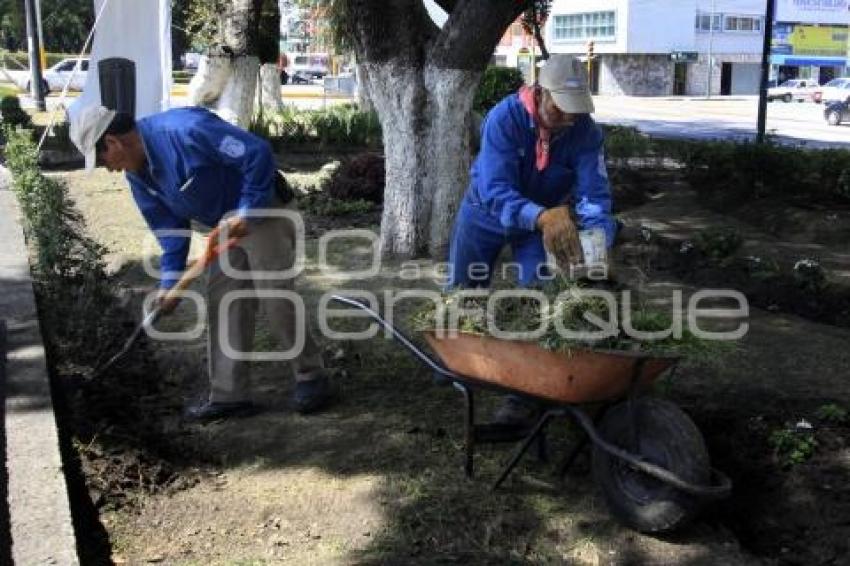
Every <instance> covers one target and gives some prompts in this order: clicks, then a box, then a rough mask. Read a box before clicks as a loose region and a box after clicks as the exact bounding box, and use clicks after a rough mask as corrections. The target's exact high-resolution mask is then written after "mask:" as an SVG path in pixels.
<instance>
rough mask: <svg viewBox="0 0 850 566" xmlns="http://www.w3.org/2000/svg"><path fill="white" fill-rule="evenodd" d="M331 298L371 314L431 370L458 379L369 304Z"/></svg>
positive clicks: (355, 300) (340, 297) (350, 299)
mask: <svg viewBox="0 0 850 566" xmlns="http://www.w3.org/2000/svg"><path fill="white" fill-rule="evenodd" d="M331 299H333V300H334V301H337V302H338V303H343V304H345V305H348V306H351V307H355V308H358V309H360V310H362V311H364V312H366V313H367V314H369V316H371V317H372V318H373V319H374V320H375V321H376V322H377V323H378V324H380V325H381V326H382V327H384V329H386V330H387V331H388V332H389V333H390V334H392V335H393V338H395V339H396V340H398V341H399V342H401V344H402V345H403V346H404V347H406V348H407V349H408V350H410V351H411V352H412V353H413V355H414V356H416V357H417V358H419V360H420V361H421V362H422V363H424V364H425V365H427V366H428V367H429V368H431V369H432V370H434V371H436V372H437V373H439V374H440V375H443V376H445V377H448V378H449V379H451V380H453V381H456V380H458V379H460V376H458V375H457V374H456V373H454V372H453V371H451V370H449V369H447V368H446V367H445V366H443V365H442V364H440V363H438V362H436V361H435V360H434V359H433V358H432V357H431V356H429V355H428V354H426V353H425V352H423V351H422V350H421V349H419V347H418V346H416V344H414V343H413V341H412V340H411V339H410V338H408V337H407V336H406V335H405V334H404V333H403V332H402V331H400V330H399V329H397V328H396V327H395V326H393V325H392V324H390V323H389V322H387V321H386V320H385V319H384V318H383V317H382V316H381V315H380V314H378V313H377V312H375V311H374V310H373V309H372V308H371V307H369V305H367V304H366V303H364V302H362V301H358V300H357V299H352V298H351V297H344V296H342V295H331Z"/></svg>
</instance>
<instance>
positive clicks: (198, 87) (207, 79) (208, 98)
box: [188, 54, 230, 106]
mask: <svg viewBox="0 0 850 566" xmlns="http://www.w3.org/2000/svg"><path fill="white" fill-rule="evenodd" d="M229 76H230V57H227V56H225V55H214V54H211V55H204V56H203V57H201V60H200V62H199V63H198V70H197V72H196V73H195V76H193V77H192V80H191V81H189V94H188V96H189V104H191V105H192V106H206V105H209V104H214V103H215V101H216V100H218V97H219V96H221V91H222V90H223V89H224V85H225V83H226V82H227V77H229Z"/></svg>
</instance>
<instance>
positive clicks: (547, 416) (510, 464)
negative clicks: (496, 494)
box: [492, 410, 561, 491]
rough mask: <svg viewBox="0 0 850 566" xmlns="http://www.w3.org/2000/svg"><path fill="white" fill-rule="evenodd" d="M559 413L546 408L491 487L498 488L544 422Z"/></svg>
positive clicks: (544, 424)
mask: <svg viewBox="0 0 850 566" xmlns="http://www.w3.org/2000/svg"><path fill="white" fill-rule="evenodd" d="M558 414H561V411H557V410H548V411H546V412H545V413H543V416H542V417H540V420H538V421H537V424H535V425H534V429H532V431H531V433H530V434H529V435H528V436H526V437H525V440H523V441H522V445H521V446H520V447H519V449H518V450H517V451H516V453H514V455H513V457H512V458H511V461H510V462H508V465H507V466H505V469H504V470H502V473H501V475H499V479H497V480H496V483H494V484H493V487H492V489H493V490H494V491H495V490H497V489H499V486H500V485H502V482H503V481H505V478H507V477H508V475H509V474H510V473H511V472H512V471H513V469H514V468H515V467H516V465H517V463H519V461H520V458H522V456H523V454H525V453H526V452H527V451H528V448H529V447H530V446H531V444H532V443H533V442H534V440H535V439H536V438H537V437H538V436H539V435H540V433H541V431H542V430H543V428H544V427H545V426H546V423H548V422H549V419H551V418H552V417H553V416H556V415H558Z"/></svg>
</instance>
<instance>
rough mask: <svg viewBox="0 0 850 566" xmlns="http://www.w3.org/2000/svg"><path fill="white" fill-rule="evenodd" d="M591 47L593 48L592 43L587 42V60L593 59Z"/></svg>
mask: <svg viewBox="0 0 850 566" xmlns="http://www.w3.org/2000/svg"><path fill="white" fill-rule="evenodd" d="M593 47H594V45H593V42H592V41H588V42H587V58H588V59H593Z"/></svg>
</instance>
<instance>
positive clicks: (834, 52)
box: [788, 25, 847, 57]
mask: <svg viewBox="0 0 850 566" xmlns="http://www.w3.org/2000/svg"><path fill="white" fill-rule="evenodd" d="M788 43H789V44H791V47H792V53H793V54H794V55H822V56H826V57H844V56H845V54H846V53H847V28H841V27H837V26H823V27H815V26H801V25H797V26H794V31H793V32H792V33H791V34H790V35H789V36H788Z"/></svg>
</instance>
